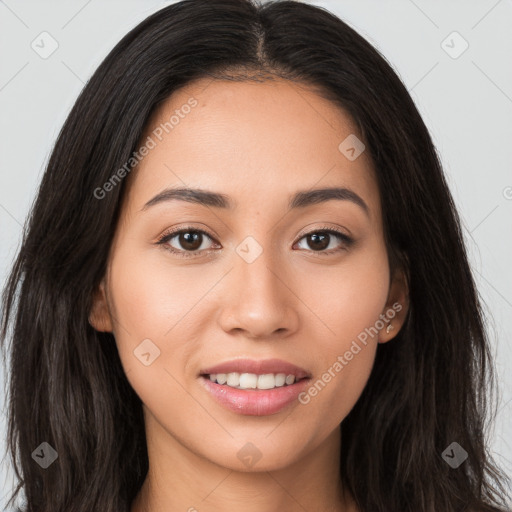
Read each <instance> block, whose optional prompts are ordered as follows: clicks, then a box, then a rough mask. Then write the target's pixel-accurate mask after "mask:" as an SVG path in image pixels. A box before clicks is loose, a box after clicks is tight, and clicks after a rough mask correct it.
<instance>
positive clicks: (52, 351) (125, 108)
mask: <svg viewBox="0 0 512 512" xmlns="http://www.w3.org/2000/svg"><path fill="white" fill-rule="evenodd" d="M273 76H274V77H283V78H286V79H288V80H291V81H294V82H296V83H304V84H309V85H311V86H314V87H315V88H316V89H317V90H318V93H319V94H322V95H323V96H324V97H325V98H327V99H329V100H331V101H332V102H333V103H336V104H338V105H339V106H342V107H343V108H344V109H345V111H346V112H347V113H348V114H349V115H350V116H351V117H352V119H353V120H354V122H355V123H356V125H357V126H358V127H359V129H360V132H361V134H362V137H363V139H364V143H365V145H366V148H367V151H368V152H369V155H370V156H371V159H372V161H373V163H374V165H375V169H376V175H377V180H378V185H379V190H380V194H381V203H382V215H383V222H384V230H385V238H386V244H387V249H388V253H389V256H390V261H391V263H392V269H394V268H395V267H402V268H404V269H406V270H407V274H408V281H409V300H410V308H409V314H408V317H407V320H406V323H405V325H404V327H403V329H402V330H401V331H400V332H399V334H398V335H397V336H396V338H395V339H394V340H393V341H392V342H390V343H386V344H381V345H379V347H378V351H377V355H376V360H375V364H374V367H373V371H372V374H371V376H370V379H369V381H368V384H367V386H366V388H365V390H364V392H363V394H362V396H361V397H360V399H359V400H358V402H357V404H356V405H355V407H354V408H353V409H352V411H351V412H350V414H349V415H348V416H347V418H346V419H345V420H344V421H343V422H342V425H341V430H342V440H343V441H342V443H341V444H342V450H341V453H340V463H341V474H342V479H343V482H344V484H345V485H346V486H348V488H349V489H350V490H351V492H352V493H353V495H354V497H355V499H356V501H357V503H358V505H359V507H360V509H361V510H362V511H367V512H369V511H401V512H406V511H411V512H427V511H428V512H431V511H441V510H442V511H443V512H451V511H462V510H485V511H497V510H501V508H499V507H501V506H506V501H505V500H506V490H505V489H504V485H503V483H500V482H502V481H503V479H504V478H505V476H504V475H503V474H502V473H501V472H500V470H499V469H498V468H497V467H496V466H495V465H494V464H493V462H492V459H491V458H490V457H489V455H488V451H487V449H486V444H485V443H486V439H485V434H486V421H487V413H488V409H489V406H488V404H489V400H488V396H487V392H488V390H489V389H493V385H495V382H494V380H495V379H494V373H493V371H492V360H491V357H490V352H489V344H488V339H487V334H486V332H485V329H484V321H485V316H484V314H483V310H482V306H481V304H480V303H479V298H478V295H477V290H476V287H475V283H474V280H473V277H472V273H471V271H470V266H469V264H468V258H467V254H466V250H465V247H464V242H463V236H462V233H461V225H460V220H459V217H458V215H457V212H456V209H455V206H454V203H453V200H452V197H451V195H450V192H449V189H448V186H447V183H446V181H445V178H444V176H443V172H442V168H441V164H440V162H439V159H438V156H437V154H436V151H435V148H434V145H433V143H432V140H431V137H430V135H429V133H428V131H427V128H426V127H425V124H424V123H423V121H422V119H421V117H420V115H419V113H418V110H417V109H416V107H415V105H414V103H413V101H412V99H411V97H410V96H409V94H408V92H407V90H406V88H405V87H404V85H403V84H402V83H401V81H400V79H399V78H398V77H397V75H396V74H395V72H394V71H393V70H392V67H391V66H390V65H389V64H388V63H387V61H386V60H385V58H384V57H383V56H382V55H381V54H380V53H379V52H378V51H377V50H376V49H375V48H373V47H372V46H371V45H370V44H369V43H368V42H367V41H366V40H365V39H364V38H363V37H361V36H360V35H358V34H357V33H356V32H355V31H354V30H353V29H351V28H350V27H349V26H348V25H346V24H345V23H344V22H343V21H341V20H340V19H339V18H337V17H336V16H334V15H333V14H331V13H330V12H328V11H327V10H325V9H322V8H319V7H314V6H311V5H307V4H303V3H299V2H294V1H276V2H267V3H265V4H262V5H260V4H258V3H256V0H254V1H250V0H184V1H182V2H178V3H175V4H173V5H170V6H167V7H165V8H164V9H162V10H160V11H158V12H156V13H155V14H153V15H151V16H150V17H148V18H147V19H146V20H144V21H143V22H142V23H140V24H139V25H138V26H136V27H135V28H134V29H133V30H131V31H130V32H129V33H128V34H127V35H126V36H125V37H124V38H123V39H122V40H121V41H120V42H119V43H118V44H117V45H116V46H115V48H114V49H113V50H112V51H111V52H110V54H109V55H108V56H107V57H106V58H105V60H104V61H103V62H102V64H101V65H100V66H99V68H98V69H97V71H96V72H95V73H94V74H93V76H92V77H91V79H90V80H89V81H88V83H87V84H86V86H85V87H84V89H83V90H82V92H81V94H80V96H79V98H78V100H77V101H76V103H75V105H74V107H73V109H72V111H71V113H70V114H69V116H68V118H67V120H66V122H65V124H64V126H63V128H62V130H61V132H60V134H59V136H58V139H57V141H56V144H55V147H54V149H53V152H52V155H51V158H50V160H49V163H48V166H47V169H46V172H45V174H44V176H43V179H42V182H41V184H40V188H39V191H38V193H37V197H36V200H35V202H34V204H33V207H32V209H31V213H30V215H29V217H28V219H27V223H26V225H25V229H24V236H23V241H22V245H21V248H20V250H19V254H18V255H17V258H16V260H15V263H14V265H13V268H12V272H11V274H10V276H9V278H8V281H7V284H6V287H5V289H4V293H3V303H4V309H3V315H2V330H1V336H2V346H3V348H4V350H5V351H7V350H8V351H9V354H10V357H11V362H10V368H9V370H10V382H9V391H10V392H9V402H8V403H9V428H8V440H9V448H10V455H11V457H12V459H13V463H14V467H15V472H16V475H17V477H18V479H19V484H18V486H17V488H16V490H15V492H14V493H13V495H12V497H11V500H10V503H11V502H13V501H14V499H15V497H16V496H17V495H18V494H19V492H20V490H21V489H23V491H24V493H25V497H26V504H25V505H24V507H25V508H24V509H23V510H24V511H26V512H90V511H91V510H98V511H101V512H120V511H128V510H129V507H130V504H131V502H132V500H133V499H134V497H135V495H136V494H137V492H138V490H139V489H140V487H141V485H142V482H143V481H144V478H145V476H146V473H147V470H148V456H147V451H146V439H145V431H144V421H143V415H142V405H141V401H140V399H139V398H138V396H137V395H136V393H135V392H134V390H133V389H132V388H131V386H130V384H129V383H128V381H127V379H126V377H125V374H124V371H123V368H122V366H121V362H120V359H119V356H118V353H117V349H116V345H115V340H114V338H113V335H112V334H110V333H102V332H97V331H95V330H94V329H93V328H92V327H91V326H90V324H89V323H88V315H89V312H90V308H91V304H92V294H93V292H94V290H95V289H96V288H97V286H98V284H99V282H100V280H101V278H102V277H103V275H104V273H105V271H106V263H107V259H108V254H109V249H110V244H111V241H112V239H113V235H114V232H115V230H116V225H117V221H118V217H119V212H120V205H121V201H122V198H123V194H124V190H125V188H126V187H125V185H126V180H121V182H120V183H118V184H117V186H113V187H111V188H112V189H111V190H109V193H108V194H104V196H103V197H102V198H101V199H98V197H97V195H98V194H94V191H97V190H98V189H99V188H101V187H103V186H104V184H105V183H106V182H108V181H109V180H110V179H111V178H112V175H113V174H114V173H115V172H116V170H118V169H120V168H122V167H123V166H124V165H125V163H126V162H128V161H129V159H130V158H131V157H132V154H133V152H134V151H136V150H137V148H138V144H139V143H140V137H141V135H142V133H143V131H144V129H145V127H146V124H147V122H148V119H149V117H150V115H151V114H152V113H153V112H154V111H155V109H156V107H157V106H158V105H159V104H160V103H161V102H162V101H164V100H165V99H167V98H168V97H169V95H170V94H172V93H173V92H174V91H176V90H177V89H178V88H180V87H181V86H183V85H185V84H187V83H189V82H191V81H193V80H194V79H198V78H204V77H211V78H212V79H213V78H215V77H218V78H228V79H232V80H254V79H259V80H261V79H270V78H271V77H273ZM262 77H263V78H262ZM8 339H11V343H10V344H8V343H7V340H8ZM4 358H5V356H4ZM43 442H47V443H48V444H49V445H50V446H51V447H53V448H54V449H55V451H56V452H57V454H58V463H54V464H52V465H50V466H49V467H48V468H47V469H42V468H41V467H40V465H39V464H36V463H35V462H34V459H33V455H32V454H33V452H34V450H35V449H36V448H38V447H39V446H40V445H41V443H43ZM452 442H457V443H458V444H459V445H460V446H461V447H462V448H463V449H464V450H465V451H466V452H467V460H466V461H465V462H464V463H463V464H462V465H460V466H459V467H458V468H457V469H453V468H452V467H450V465H449V464H447V463H446V461H445V460H443V457H442V453H443V451H444V450H445V449H446V448H447V447H448V446H449V445H450V444H451V443H452Z"/></svg>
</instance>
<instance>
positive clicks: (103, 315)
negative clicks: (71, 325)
mask: <svg viewBox="0 0 512 512" xmlns="http://www.w3.org/2000/svg"><path fill="white" fill-rule="evenodd" d="M89 323H90V324H91V326H92V327H94V329H96V330H97V331H102V332H112V320H111V317H110V310H109V307H108V303H107V296H106V293H105V283H104V280H102V281H101V283H100V284H99V286H98V288H97V289H96V290H95V291H94V294H93V300H92V307H91V311H90V313H89Z"/></svg>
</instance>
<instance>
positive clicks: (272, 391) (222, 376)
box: [198, 359, 311, 416]
mask: <svg viewBox="0 0 512 512" xmlns="http://www.w3.org/2000/svg"><path fill="white" fill-rule="evenodd" d="M198 377H199V379H200V382H201V384H202V385H203V387H204V388H205V389H206V391H207V392H208V393H209V395H210V396H211V397H213V398H214V399H215V400H216V401H217V403H219V404H220V405H222V406H224V407H225V408H227V409H228V410H230V411H233V412H236V413H238V414H244V415H251V416H264V415H270V414H276V413H278V412H280V411H282V410H283V409H284V408H286V407H288V406H290V405H292V404H293V403H294V402H297V401H298V400H297V398H298V396H299V395H300V393H301V392H302V391H303V390H304V389H305V388H306V386H307V385H308V382H309V381H310V380H311V373H309V372H308V371H306V370H304V369H303V368H300V367H298V366H296V365H293V364H291V363H289V362H287V361H283V360H280V359H267V360H260V361H256V360H250V359H238V360H233V361H228V362H226V363H221V364H219V365H216V366H213V367H211V368H206V369H204V370H201V372H200V373H199V375H198Z"/></svg>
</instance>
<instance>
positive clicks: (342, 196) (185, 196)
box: [141, 187, 370, 217]
mask: <svg viewBox="0 0 512 512" xmlns="http://www.w3.org/2000/svg"><path fill="white" fill-rule="evenodd" d="M333 199H335V200H339V201H351V202H352V203H354V204H356V205H358V206H359V207H360V208H361V209H362V210H363V211H364V212H365V213H366V215H367V216H368V217H369V216H370V209H369V208H368V205H367V204H366V203H365V201H364V200H363V198H362V197H360V196H359V195H357V194H356V193H355V192H354V191H353V190H350V189H348V188H344V187H331V188H321V189H312V190H300V191H298V192H296V193H295V194H294V195H293V196H292V197H291V199H290V201H289V203H288V208H289V209H297V208H306V207H308V206H311V205H313V204H318V203H323V202H325V201H330V200H333ZM172 200H179V201H187V202H189V203H196V204H200V205H203V206H211V207H214V208H225V209H233V208H234V207H235V204H236V203H235V202H234V201H233V200H232V199H231V198H230V197H229V196H227V195H225V194H221V193H219V192H211V191H209V190H202V189H198V188H188V187H178V188H167V189H165V190H162V191H161V192H159V193H158V194H157V195H156V196H154V197H153V198H152V199H150V200H149V201H148V202H147V203H146V204H145V205H144V206H143V207H142V209H141V211H143V210H147V209H148V208H150V207H151V206H154V205H156V204H160V203H163V202H167V201H172Z"/></svg>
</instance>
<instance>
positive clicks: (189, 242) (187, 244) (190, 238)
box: [180, 231, 201, 250]
mask: <svg viewBox="0 0 512 512" xmlns="http://www.w3.org/2000/svg"><path fill="white" fill-rule="evenodd" d="M198 241H199V243H197V242H198ZM180 244H181V245H182V247H183V248H185V249H189V250H195V249H199V247H201V233H198V232H197V231H187V232H186V233H181V235H180Z"/></svg>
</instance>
